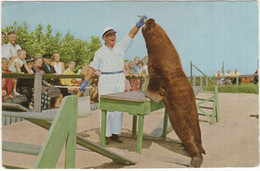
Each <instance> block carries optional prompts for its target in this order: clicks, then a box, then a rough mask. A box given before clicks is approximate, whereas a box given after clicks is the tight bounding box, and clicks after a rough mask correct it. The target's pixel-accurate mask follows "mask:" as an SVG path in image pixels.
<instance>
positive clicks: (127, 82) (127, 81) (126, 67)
mask: <svg viewBox="0 0 260 171" xmlns="http://www.w3.org/2000/svg"><path fill="white" fill-rule="evenodd" d="M124 74H125V76H129V69H128V64H127V63H125V64H124ZM125 91H131V85H130V81H129V80H128V79H125Z"/></svg>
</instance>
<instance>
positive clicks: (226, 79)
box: [215, 69, 258, 85]
mask: <svg viewBox="0 0 260 171" xmlns="http://www.w3.org/2000/svg"><path fill="white" fill-rule="evenodd" d="M215 76H216V77H219V78H218V79H217V80H216V84H217V85H233V84H236V83H237V79H238V82H239V83H240V80H239V78H236V76H239V72H238V71H237V69H235V70H234V72H233V73H231V71H230V70H227V72H226V74H225V75H223V74H222V73H221V72H220V71H218V72H217V73H216V75H215ZM252 82H253V83H255V84H257V83H258V69H257V70H256V72H255V73H254V79H253V81H252Z"/></svg>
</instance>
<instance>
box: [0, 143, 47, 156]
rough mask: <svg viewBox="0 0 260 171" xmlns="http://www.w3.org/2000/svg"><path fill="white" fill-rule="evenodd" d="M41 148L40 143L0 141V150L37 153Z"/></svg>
mask: <svg viewBox="0 0 260 171" xmlns="http://www.w3.org/2000/svg"><path fill="white" fill-rule="evenodd" d="M41 148H42V147H41V146H40V145H32V144H24V143H17V142H10V141H2V150H3V151H9V152H15V153H23V154H31V155H38V154H39V153H40V150H41Z"/></svg>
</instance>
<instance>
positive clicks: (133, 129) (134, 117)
mask: <svg viewBox="0 0 260 171" xmlns="http://www.w3.org/2000/svg"><path fill="white" fill-rule="evenodd" d="M136 122H137V116H136V115H133V125H132V136H135V135H136Z"/></svg>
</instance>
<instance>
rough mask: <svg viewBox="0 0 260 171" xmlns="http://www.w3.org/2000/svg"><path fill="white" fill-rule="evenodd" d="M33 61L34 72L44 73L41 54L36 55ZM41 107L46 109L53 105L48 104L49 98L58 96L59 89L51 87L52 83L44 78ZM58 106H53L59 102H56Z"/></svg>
mask: <svg viewBox="0 0 260 171" xmlns="http://www.w3.org/2000/svg"><path fill="white" fill-rule="evenodd" d="M34 59H35V62H34V66H33V68H32V69H33V71H34V73H41V74H45V72H44V70H43V69H42V68H41V67H42V63H43V61H42V56H41V55H37V56H35V57H34ZM42 89H43V92H42V97H41V98H42V109H43V110H44V109H47V108H50V107H53V106H50V100H51V98H56V97H59V95H60V90H59V89H58V88H56V87H52V85H51V84H50V83H48V82H47V81H46V80H42ZM57 105H58V106H54V107H59V103H58V104H57Z"/></svg>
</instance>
